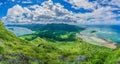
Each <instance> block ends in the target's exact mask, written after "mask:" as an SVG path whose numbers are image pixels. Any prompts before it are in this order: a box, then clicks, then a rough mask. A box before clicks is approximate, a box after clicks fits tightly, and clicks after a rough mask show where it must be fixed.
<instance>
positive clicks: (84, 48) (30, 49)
mask: <svg viewBox="0 0 120 64" xmlns="http://www.w3.org/2000/svg"><path fill="white" fill-rule="evenodd" d="M50 27H52V28H54V25H53V26H50ZM59 27H60V26H59ZM47 28H48V27H47ZM0 29H1V30H0V42H1V43H2V45H1V46H0V57H2V59H1V58H0V63H2V64H7V63H10V62H12V64H18V62H19V63H20V64H117V63H118V64H119V60H120V49H119V48H118V49H116V50H112V49H109V48H106V47H100V46H96V45H92V44H89V43H87V42H84V41H83V40H82V39H77V38H75V35H74V34H75V33H76V32H77V31H76V30H75V31H74V30H70V31H66V30H67V29H68V27H67V29H66V28H65V29H64V30H60V31H58V30H57V28H56V29H55V28H54V30H51V29H50V28H49V29H45V30H42V31H37V32H36V33H35V34H31V35H25V36H21V37H20V38H21V39H23V40H21V39H19V38H18V37H17V36H15V35H14V34H12V33H11V32H9V31H8V30H6V29H5V28H4V26H3V24H2V23H0ZM59 29H62V28H59ZM57 31H58V32H57ZM72 31H73V32H72ZM40 37H41V38H40ZM49 39H50V40H49Z"/></svg>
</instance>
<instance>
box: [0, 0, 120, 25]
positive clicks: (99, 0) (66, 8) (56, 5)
mask: <svg viewBox="0 0 120 64" xmlns="http://www.w3.org/2000/svg"><path fill="white" fill-rule="evenodd" d="M119 3H120V1H119V0H0V18H1V19H2V20H3V21H4V22H6V23H49V22H50V23H51V22H60V23H61V22H65V23H79V24H120V4H119ZM47 13H48V14H47Z"/></svg>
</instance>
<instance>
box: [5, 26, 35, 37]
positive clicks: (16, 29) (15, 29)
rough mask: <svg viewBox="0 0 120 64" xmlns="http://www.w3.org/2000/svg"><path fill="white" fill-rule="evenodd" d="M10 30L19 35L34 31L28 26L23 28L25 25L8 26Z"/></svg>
mask: <svg viewBox="0 0 120 64" xmlns="http://www.w3.org/2000/svg"><path fill="white" fill-rule="evenodd" d="M6 28H7V29H8V30H10V31H11V32H13V33H14V34H16V35H17V36H22V35H26V34H32V33H34V31H32V30H30V29H28V28H23V27H6Z"/></svg>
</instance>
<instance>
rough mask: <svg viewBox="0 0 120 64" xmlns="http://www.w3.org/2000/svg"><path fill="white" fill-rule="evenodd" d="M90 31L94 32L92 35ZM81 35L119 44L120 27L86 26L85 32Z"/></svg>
mask: <svg viewBox="0 0 120 64" xmlns="http://www.w3.org/2000/svg"><path fill="white" fill-rule="evenodd" d="M92 31H95V32H94V33H92ZM81 33H82V34H84V35H86V36H88V37H91V36H96V37H99V38H102V39H106V40H109V41H112V42H116V43H120V26H119V25H98V26H97V25H95V26H86V30H84V31H82V32H81Z"/></svg>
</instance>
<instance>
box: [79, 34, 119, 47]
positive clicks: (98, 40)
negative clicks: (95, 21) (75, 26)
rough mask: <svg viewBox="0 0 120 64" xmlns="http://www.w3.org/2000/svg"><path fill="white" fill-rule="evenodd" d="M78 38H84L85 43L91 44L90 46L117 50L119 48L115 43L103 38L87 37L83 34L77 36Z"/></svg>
mask: <svg viewBox="0 0 120 64" xmlns="http://www.w3.org/2000/svg"><path fill="white" fill-rule="evenodd" d="M77 37H79V38H82V39H83V40H84V41H86V42H88V43H90V44H94V45H99V46H105V47H108V48H113V49H114V48H116V47H117V46H116V45H115V43H114V42H111V41H108V40H105V39H102V38H98V37H95V36H90V37H89V36H85V35H83V34H77Z"/></svg>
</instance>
